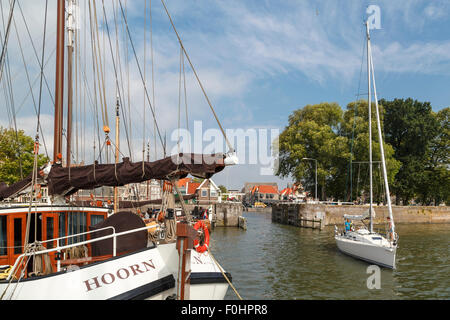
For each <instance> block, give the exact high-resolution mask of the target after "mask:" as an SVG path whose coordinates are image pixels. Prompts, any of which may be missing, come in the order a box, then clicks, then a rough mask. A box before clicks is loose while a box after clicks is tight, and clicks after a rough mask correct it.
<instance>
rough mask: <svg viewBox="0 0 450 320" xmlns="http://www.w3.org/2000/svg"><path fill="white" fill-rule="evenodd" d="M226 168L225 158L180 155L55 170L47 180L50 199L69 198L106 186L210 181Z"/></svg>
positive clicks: (54, 167) (57, 167)
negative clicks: (189, 177) (153, 181)
mask: <svg viewBox="0 0 450 320" xmlns="http://www.w3.org/2000/svg"><path fill="white" fill-rule="evenodd" d="M224 168H225V164H224V155H223V154H213V155H202V154H191V153H187V154H179V155H174V156H171V157H168V158H165V159H162V160H158V161H154V162H142V161H141V162H136V163H133V162H130V160H129V158H124V159H123V162H121V163H117V164H97V163H95V164H93V165H88V166H82V167H71V168H63V167H61V166H53V167H52V169H51V171H50V173H49V174H48V177H47V182H48V191H49V194H50V195H61V196H68V195H71V194H73V193H75V192H77V191H78V190H80V189H88V190H89V189H95V188H99V187H102V186H107V187H119V186H124V185H127V184H130V183H140V182H144V181H148V180H151V179H157V180H168V179H180V178H185V177H186V176H187V175H188V174H190V175H192V176H194V177H198V178H204V179H209V178H211V177H212V176H213V175H214V174H216V173H218V172H220V171H222V170H223V169H224Z"/></svg>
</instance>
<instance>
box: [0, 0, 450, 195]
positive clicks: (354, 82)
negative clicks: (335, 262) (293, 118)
mask: <svg viewBox="0 0 450 320" xmlns="http://www.w3.org/2000/svg"><path fill="white" fill-rule="evenodd" d="M121 2H122V6H123V8H125V6H126V14H127V19H128V25H129V29H130V34H131V38H132V40H133V44H134V46H135V50H136V54H137V57H138V59H139V63H140V68H141V72H144V71H145V78H146V80H147V89H148V93H149V99H150V100H151V102H152V106H154V107H155V110H156V111H155V112H156V118H157V122H158V126H159V129H160V131H161V133H162V135H163V136H164V135H166V137H167V140H168V145H169V150H173V148H174V146H175V145H176V140H177V138H176V137H177V133H176V132H177V131H176V128H178V122H180V126H181V127H183V128H185V129H186V128H187V129H189V132H191V133H192V134H193V135H194V127H195V122H197V123H198V122H199V121H201V123H202V129H203V131H206V130H208V129H213V130H216V131H217V129H218V124H217V123H216V121H215V119H214V116H213V114H212V112H211V110H210V107H209V105H208V103H207V101H206V99H205V97H204V95H203V93H202V91H201V89H200V86H199V83H198V82H197V81H196V79H195V77H194V75H193V72H192V69H191V68H190V66H189V65H188V61H187V59H185V60H184V63H185V77H186V97H187V99H186V100H185V99H184V97H185V95H184V81H182V83H183V85H182V90H181V94H180V85H179V84H180V46H179V44H178V42H177V38H176V35H175V33H174V32H173V30H172V28H171V25H170V22H169V19H168V17H167V15H166V13H165V11H164V9H163V6H162V3H161V1H158V0H153V1H151V3H152V4H151V8H152V18H153V19H152V24H151V27H152V29H151V30H152V33H150V23H149V12H150V11H149V8H150V1H145V0H128V1H125V0H121ZM1 3H2V14H3V19H4V20H3V27H2V28H0V29H1V39H2V41H3V38H4V30H5V28H4V25H5V22H6V20H7V16H8V12H9V11H8V10H9V5H8V3H9V1H5V0H2V1H1ZM45 3H46V2H45V1H44V0H35V1H32V2H31V1H25V0H20V1H19V4H20V6H21V8H22V9H23V12H24V16H25V19H26V21H27V23H28V24H29V29H30V33H31V37H32V39H33V40H34V45H35V47H36V52H37V54H35V53H34V52H33V49H32V45H31V41H30V40H29V38H28V35H27V30H26V27H25V24H24V22H23V18H22V16H21V12H20V11H19V9H17V8H16V9H15V12H14V18H15V21H16V26H15V27H14V28H12V29H11V34H10V39H9V45H8V66H9V69H8V70H9V72H10V74H11V83H12V87H13V92H14V94H13V96H14V104H15V113H16V123H17V126H18V127H19V128H20V129H24V130H25V131H26V132H27V133H28V134H30V135H32V136H34V135H35V131H36V129H35V128H36V118H37V117H36V113H35V111H34V108H33V105H34V104H33V98H34V100H35V101H36V102H35V105H38V103H37V101H38V100H39V99H38V98H39V91H40V90H39V75H40V69H39V65H38V63H37V61H38V59H40V56H41V53H42V41H43V27H44V17H45ZM55 3H56V1H52V0H50V1H49V2H48V5H49V6H48V25H47V33H46V50H45V60H46V61H48V64H46V66H45V68H44V74H45V76H46V80H47V81H48V84H49V90H47V89H46V88H45V85H44V90H43V94H42V102H41V104H42V106H41V121H42V123H43V131H44V132H43V138H45V140H46V147H47V150H48V152H49V154H52V151H51V150H52V146H51V144H52V140H53V137H52V126H53V124H52V121H53V120H52V119H53V109H52V108H53V107H52V101H51V96H50V92H51V91H53V90H54V78H55V77H54V73H55V70H54V48H55V25H56V21H55V18H54V17H55V12H56V6H55ZM146 3H147V4H146ZM165 3H166V5H167V8H168V10H169V12H170V14H171V16H172V18H173V21H174V23H175V25H176V28H177V31H178V33H179V35H180V37H181V38H182V41H183V44H184V47H185V49H186V51H187V53H188V55H189V57H190V59H191V61H192V64H193V65H194V67H195V69H196V71H197V74H198V76H199V78H200V80H201V83H202V85H203V87H204V89H205V91H206V93H207V96H208V98H209V100H210V101H211V104H212V106H213V107H214V110H215V112H216V113H217V116H218V118H219V120H220V123H221V125H222V126H223V128H224V129H227V130H234V132H236V130H242V131H241V132H243V133H244V134H245V133H255V132H256V134H257V136H256V137H257V141H256V142H257V143H255V141H250V142H249V143H248V145H246V146H244V147H242V148H240V150H237V152H238V155H239V156H240V158H241V159H240V160H241V164H240V165H238V166H234V167H228V168H226V169H225V170H224V171H223V172H222V173H220V174H218V175H216V176H215V177H214V178H213V180H214V181H215V182H216V184H218V185H220V184H223V185H225V186H227V187H228V188H231V189H241V188H242V187H243V185H244V183H245V182H277V183H278V186H279V188H280V189H281V188H284V187H285V186H286V184H287V183H290V182H291V181H290V180H289V179H287V180H281V179H279V178H278V177H276V176H274V175H273V174H268V173H267V170H261V168H262V167H263V166H267V165H266V163H264V165H262V164H261V162H264V161H262V160H261V159H259V157H258V159H257V161H256V162H257V163H256V164H255V163H254V162H255V161H253V162H252V161H251V159H250V158H252V155H251V154H250V153H251V152H256V151H255V150H257V151H258V154H260V155H261V154H262V155H264V153H266V155H267V156H270V154H271V153H272V151H271V150H270V149H269V148H267V147H268V146H270V145H271V141H270V140H271V139H274V138H275V136H272V133H273V132H275V133H276V132H282V131H283V130H284V128H285V126H286V125H287V122H288V117H289V115H290V114H292V112H293V111H294V110H297V109H299V108H302V107H304V106H306V105H308V104H317V103H321V102H337V103H338V104H339V105H340V106H341V107H342V108H343V109H345V108H346V106H347V104H348V103H350V102H352V101H354V100H356V99H357V98H358V95H359V97H366V96H365V95H366V94H367V80H366V79H367V74H366V70H365V68H366V66H365V57H364V46H365V26H364V21H365V20H367V19H368V18H373V17H375V16H374V14H375V12H374V11H371V12H367V8H368V7H369V6H371V5H372V6H376V7H377V8H379V15H377V16H376V18H379V19H377V22H378V25H377V26H375V28H374V29H373V30H371V40H372V49H373V61H374V68H375V76H376V84H377V91H378V97H379V98H384V99H387V100H390V99H394V98H409V97H411V98H413V99H417V100H419V101H429V102H431V105H432V107H433V110H434V111H439V110H440V109H442V108H445V107H448V106H449V105H450V90H449V85H450V33H449V32H448V30H450V2H448V1H440V0H435V1H421V0H408V1H406V0H404V1H356V0H350V1H348V0H347V1H344V0H342V1H335V0H319V1H312V0H311V1H306V0H295V1H294V0H284V1H279V0H245V1H243V0H227V1H219V0H208V1H206V0H188V1H186V0H165ZM85 4H86V2H84V3H83V4H81V5H80V10H79V13H80V14H79V15H80V17H79V18H78V20H77V21H78V24H79V30H80V31H79V35H80V39H81V40H80V42H79V43H80V50H79V56H80V58H79V59H80V60H79V61H80V66H82V65H83V63H85V64H86V65H87V67H86V69H84V70H85V71H84V72H85V73H84V74H83V73H82V72H81V71H79V75H80V78H83V77H85V78H86V79H87V80H86V81H85V82H84V83H82V81H80V85H79V87H80V88H79V93H80V94H79V98H78V104H79V106H80V107H79V109H77V110H78V111H77V113H76V114H77V117H76V119H75V121H76V122H77V125H76V126H75V127H76V128H79V136H80V137H81V138H80V141H79V142H78V143H79V150H80V151H79V155H78V158H79V161H81V159H84V160H85V161H87V162H89V160H90V159H92V158H93V150H94V149H93V144H94V140H95V139H94V138H93V137H95V136H96V133H95V130H94V127H95V126H94V122H93V121H90V120H92V119H95V117H94V116H93V115H92V114H90V115H88V116H87V118H83V117H84V116H83V115H82V114H84V112H85V111H86V112H90V111H92V112H94V111H93V110H94V107H93V105H94V103H93V102H92V101H93V100H94V89H93V88H94V86H95V85H94V82H93V80H92V79H93V73H92V53H91V52H92V50H91V47H90V38H89V36H87V37H86V41H85V37H84V34H85V33H84V32H85V31H84V29H85V26H86V25H88V23H89V22H88V21H89V18H87V19H85V17H86V13H87V10H88V8H87V6H85ZM113 4H114V8H113V6H112V5H113ZM118 4H119V2H118V0H113V1H112V0H105V5H106V7H105V13H106V16H107V19H108V24H109V29H110V30H109V31H110V32H111V34H110V36H112V47H113V48H114V52H116V51H115V48H116V43H118V47H119V48H120V53H121V55H122V68H123V70H124V72H125V70H126V65H127V63H126V62H127V61H128V66H129V75H128V76H127V77H128V78H129V85H128V82H127V81H125V82H123V83H124V85H123V87H122V89H123V91H121V96H122V104H124V105H125V104H127V105H128V106H127V107H126V108H125V111H124V112H125V114H126V116H125V118H126V119H122V121H121V124H122V129H121V144H120V145H121V146H122V147H121V149H122V152H123V154H124V155H126V156H129V155H131V157H132V159H133V160H136V161H139V160H140V159H142V149H143V146H144V145H145V144H146V143H147V142H150V144H151V147H152V148H153V147H154V136H153V119H152V117H151V112H150V109H149V106H148V103H147V104H146V105H144V103H145V102H146V96H145V93H144V89H143V82H142V79H141V77H140V73H139V69H138V68H137V65H136V61H135V57H134V55H133V50H132V47H131V45H130V43H129V39H127V38H126V33H125V32H123V24H119V27H118V28H119V31H118V34H120V36H119V39H117V40H118V41H117V42H116V38H115V36H114V30H115V24H114V13H115V12H116V19H117V20H120V17H121V15H120V12H119V11H118V10H117V9H118V8H119V6H118ZM146 6H147V8H146ZM96 9H97V14H98V15H99V17H100V18H99V25H100V27H99V39H101V40H100V43H101V46H102V48H104V49H103V50H104V51H103V57H104V60H103V62H104V66H105V70H104V71H105V74H106V76H105V79H106V81H105V87H106V89H105V100H106V101H107V113H108V121H109V124H110V126H111V127H113V126H114V125H113V124H114V109H115V104H116V103H115V101H116V97H117V88H116V86H115V84H116V81H115V73H114V65H113V63H112V58H111V53H110V47H109V42H108V37H107V29H106V26H105V24H104V23H103V21H102V19H101V15H102V14H103V11H102V10H103V9H102V6H101V2H100V1H97V7H96ZM114 9H116V11H114ZM145 13H147V14H145ZM85 21H87V23H86V22H85ZM16 30H17V32H16ZM144 30H146V31H145V34H144ZM88 34H89V31H88ZM150 34H151V35H152V42H150ZM17 35H18V36H17ZM18 39H20V40H21V46H22V49H23V52H24V60H25V61H26V64H27V66H28V68H29V69H28V72H29V77H30V78H31V79H32V80H31V81H35V82H34V86H33V96H30V95H29V85H28V81H27V78H26V72H24V70H25V69H24V64H23V60H22V57H21V51H20V47H19V40H18ZM144 39H145V40H144ZM144 44H145V45H144ZM151 45H152V46H151ZM126 48H128V51H126ZM151 48H153V57H154V59H153V66H154V69H153V74H154V83H155V86H154V88H153V86H152V78H151V70H152V63H151V62H152V61H151V50H150V49H151ZM144 51H145V59H144ZM127 53H128V56H127V55H126V54H127ZM38 57H39V58H38ZM127 58H128V59H127ZM144 61H145V62H144ZM144 66H145V68H144ZM116 67H117V64H116ZM80 69H81V70H83V68H82V67H81V68H80ZM124 74H125V73H124ZM127 77H125V78H127ZM5 79H6V78H5V77H3V78H2V88H4V86H5V84H4V83H5ZM122 79H123V78H122ZM183 80H184V78H183ZM83 88H84V89H83ZM86 88H89V92H90V97H89V96H88V97H86V95H87V94H86ZM153 89H154V92H155V99H154V100H153ZM0 91H1V90H0ZM119 91H120V89H119ZM6 97H7V96H6V94H5V93H4V92H3V93H2V95H0V99H2V100H6ZM180 97H181V100H180ZM127 100H128V101H129V104H128V103H127ZM86 101H87V102H86ZM89 101H91V102H89ZM3 105H4V107H3V108H5V109H6V105H7V102H5V103H3ZM179 106H180V107H179ZM186 106H187V110H188V112H187V115H188V117H187V121H186V113H185V110H186ZM83 108H84V109H83ZM127 108H128V109H127ZM179 108H180V117H178V114H179ZM96 110H97V111H96V114H97V115H99V118H101V114H100V111H99V109H96ZM6 111H8V112H6ZM6 111H5V112H4V113H5V114H8V117H6V116H5V117H2V119H0V125H2V126H11V125H13V121H12V119H13V118H12V117H11V115H10V114H11V111H10V109H8V110H6ZM127 115H128V116H127ZM127 117H128V118H127ZM179 118H180V120H178V119H179ZM99 123H100V127H102V126H103V123H102V120H101V119H100V122H99ZM127 123H131V126H128V127H127V131H125V127H124V125H125V124H127ZM144 124H145V125H144ZM83 128H84V129H83ZM125 132H126V134H125ZM261 132H266V133H268V134H267V135H268V137H269V138H268V139H267V141H266V140H264V136H263V135H262V134H261ZM112 134H113V133H112ZM124 136H127V137H124ZM158 139H159V138H158ZM81 140H82V141H81ZM204 140H205V137H203V142H204V145H208V141H204ZM96 143H97V145H96V148H97V149H96V150H97V153H98V150H99V144H100V145H101V141H100V142H98V141H97V142H96ZM157 144H158V145H160V143H159V142H158V140H157ZM221 145H222V147H223V150H219V151H222V152H226V151H228V150H227V147H226V145H225V143H224V141H221ZM256 145H257V146H256ZM128 146H129V147H128ZM255 148H257V149H255ZM157 153H158V155H157V156H156V157H158V156H159V157H161V148H160V147H159V146H158V147H157ZM267 156H266V157H263V158H267ZM152 157H153V156H152ZM260 160H261V161H260ZM250 162H252V163H253V164H250ZM262 171H264V173H262Z"/></svg>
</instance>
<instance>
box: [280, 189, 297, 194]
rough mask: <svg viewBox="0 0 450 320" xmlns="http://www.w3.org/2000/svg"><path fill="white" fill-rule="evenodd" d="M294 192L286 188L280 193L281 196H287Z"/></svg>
mask: <svg viewBox="0 0 450 320" xmlns="http://www.w3.org/2000/svg"><path fill="white" fill-rule="evenodd" d="M293 193H294V192H293V190H292V189H291V188H285V189H283V190H281V191H280V194H282V195H285V194H293Z"/></svg>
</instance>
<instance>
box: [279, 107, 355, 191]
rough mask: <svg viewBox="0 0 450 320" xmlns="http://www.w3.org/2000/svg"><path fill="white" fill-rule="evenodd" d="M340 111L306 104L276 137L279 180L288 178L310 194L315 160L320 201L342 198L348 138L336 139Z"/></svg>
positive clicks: (340, 115)
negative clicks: (306, 159) (328, 198)
mask: <svg viewBox="0 0 450 320" xmlns="http://www.w3.org/2000/svg"><path fill="white" fill-rule="evenodd" d="M342 116H343V111H342V108H341V107H340V106H339V105H338V104H337V103H321V104H317V105H307V106H305V107H304V108H302V109H298V110H296V111H294V113H293V114H292V115H291V116H290V117H289V124H288V126H287V127H286V128H285V130H284V131H283V132H282V133H281V134H280V138H279V157H278V159H277V160H278V163H279V168H278V172H277V175H278V176H280V177H289V176H291V177H292V178H293V179H295V180H296V181H298V182H300V181H301V182H302V183H303V185H305V187H306V189H307V190H310V191H311V192H314V184H315V163H314V162H311V161H305V160H303V158H312V159H316V160H317V165H318V169H317V176H318V189H319V196H320V198H321V199H326V198H327V196H333V197H339V198H341V197H343V196H344V185H345V172H346V169H345V168H346V163H347V160H348V159H349V156H350V153H349V147H348V139H347V138H346V137H343V136H340V134H339V133H340V130H341V122H342Z"/></svg>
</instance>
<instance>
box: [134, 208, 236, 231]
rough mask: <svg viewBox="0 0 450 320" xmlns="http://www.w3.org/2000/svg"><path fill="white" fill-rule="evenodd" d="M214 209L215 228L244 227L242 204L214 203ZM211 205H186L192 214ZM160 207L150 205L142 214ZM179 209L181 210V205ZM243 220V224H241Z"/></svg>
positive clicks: (142, 209) (143, 209)
mask: <svg viewBox="0 0 450 320" xmlns="http://www.w3.org/2000/svg"><path fill="white" fill-rule="evenodd" d="M211 205H212V208H213V218H212V219H213V223H214V226H215V227H240V226H242V225H243V222H242V219H241V218H242V212H243V211H244V210H243V209H244V206H243V205H242V203H240V202H222V203H212V204H211ZM209 206H210V205H209V204H201V205H198V204H197V205H194V204H185V208H186V210H188V211H189V212H192V211H193V210H194V208H195V207H199V208H203V209H207V208H209ZM160 207H161V206H160V205H150V206H144V207H142V208H141V211H142V212H145V211H146V210H147V208H151V209H153V208H160ZM177 208H181V207H180V206H179V205H178V206H177ZM129 210H130V211H132V212H136V209H129ZM240 219H241V222H240Z"/></svg>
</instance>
